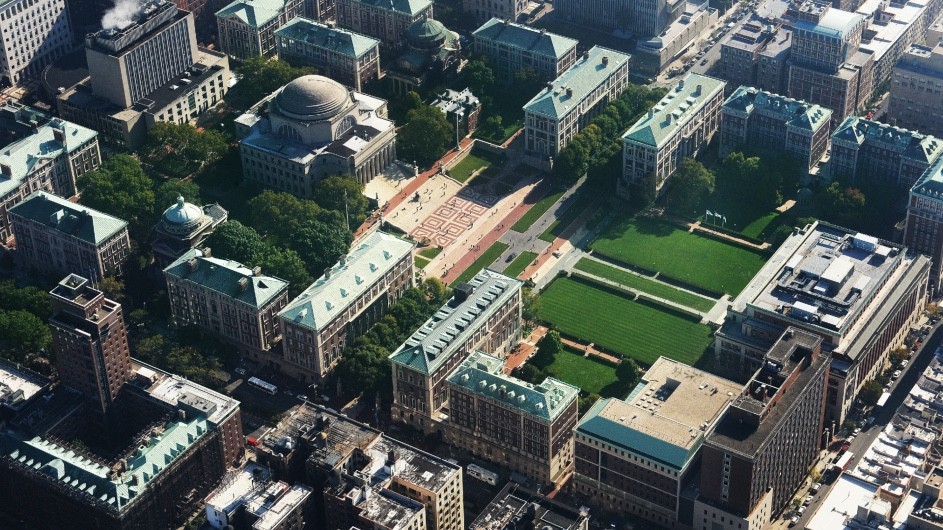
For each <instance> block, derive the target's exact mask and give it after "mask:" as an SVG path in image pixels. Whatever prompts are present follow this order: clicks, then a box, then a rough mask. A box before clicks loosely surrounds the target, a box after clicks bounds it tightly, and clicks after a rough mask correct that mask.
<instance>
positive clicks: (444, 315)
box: [390, 269, 523, 374]
mask: <svg viewBox="0 0 943 530" xmlns="http://www.w3.org/2000/svg"><path fill="white" fill-rule="evenodd" d="M522 285H523V283H522V282H520V281H518V280H515V279H514V278H510V277H508V276H505V275H503V274H500V273H498V272H494V271H492V270H489V269H484V270H482V271H481V272H479V273H478V274H476V275H475V277H474V278H472V279H471V281H469V282H468V287H470V289H468V291H470V293H466V292H463V290H462V286H459V287H460V288H456V289H455V291H453V294H452V299H451V300H449V301H448V302H446V303H445V305H443V306H442V307H441V308H439V310H438V311H436V313H435V314H434V315H432V318H430V319H429V320H427V321H426V322H425V323H424V324H423V325H422V326H421V327H420V328H419V329H418V330H416V332H415V333H413V334H412V336H411V337H409V339H407V340H406V342H404V343H403V344H402V345H401V346H400V347H399V348H397V350H396V351H395V352H393V355H391V356H390V361H391V362H393V363H395V364H400V365H403V366H409V367H410V368H412V369H414V370H417V371H419V372H422V373H424V374H432V373H434V372H435V371H436V370H438V369H439V367H440V366H442V365H443V364H444V363H445V361H446V360H447V359H448V358H449V357H451V356H452V355H453V354H454V353H455V352H456V351H457V350H458V348H459V347H460V346H462V345H463V344H465V342H466V341H467V340H468V339H469V337H471V336H472V335H474V334H475V333H476V332H477V331H478V330H479V329H481V326H482V325H484V323H485V322H486V321H487V319H488V318H489V317H490V316H491V315H492V314H494V311H495V310H496V309H497V308H499V307H501V306H503V305H504V303H505V302H507V301H508V300H509V299H510V298H511V297H513V296H518V294H519V293H520V290H521V286H522Z"/></svg>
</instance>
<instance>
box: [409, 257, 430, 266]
mask: <svg viewBox="0 0 943 530" xmlns="http://www.w3.org/2000/svg"><path fill="white" fill-rule="evenodd" d="M413 261H415V263H416V268H417V269H425V268H426V265H428V264H429V261H430V260H428V259H426V258H424V257H422V256H413Z"/></svg>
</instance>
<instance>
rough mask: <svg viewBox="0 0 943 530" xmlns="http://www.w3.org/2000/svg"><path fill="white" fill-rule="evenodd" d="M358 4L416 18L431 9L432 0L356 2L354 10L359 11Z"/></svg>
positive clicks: (355, 0) (364, 0)
mask: <svg viewBox="0 0 943 530" xmlns="http://www.w3.org/2000/svg"><path fill="white" fill-rule="evenodd" d="M357 4H363V5H365V6H370V7H376V8H379V9H385V10H387V11H396V12H398V13H405V14H407V15H409V16H413V17H414V16H416V15H418V14H420V13H422V12H423V11H426V10H427V9H429V8H431V7H432V0H354V1H353V9H354V10H356V9H357Z"/></svg>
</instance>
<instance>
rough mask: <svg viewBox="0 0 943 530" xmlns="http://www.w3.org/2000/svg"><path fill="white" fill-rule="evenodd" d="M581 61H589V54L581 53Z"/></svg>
mask: <svg viewBox="0 0 943 530" xmlns="http://www.w3.org/2000/svg"><path fill="white" fill-rule="evenodd" d="M583 60H584V61H588V60H589V52H588V51H585V52H583Z"/></svg>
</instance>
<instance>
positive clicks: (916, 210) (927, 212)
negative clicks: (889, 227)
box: [904, 158, 943, 298]
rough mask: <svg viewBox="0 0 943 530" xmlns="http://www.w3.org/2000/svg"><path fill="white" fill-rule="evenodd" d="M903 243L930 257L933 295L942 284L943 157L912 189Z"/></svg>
mask: <svg viewBox="0 0 943 530" xmlns="http://www.w3.org/2000/svg"><path fill="white" fill-rule="evenodd" d="M904 244H905V245H907V246H908V248H910V249H912V250H913V251H914V252H920V253H921V254H925V255H927V256H929V258H930V262H931V266H930V290H931V298H937V297H939V293H940V288H941V287H943V158H937V161H936V162H935V163H934V164H933V165H932V166H930V169H928V170H927V171H926V172H925V173H924V174H923V176H921V177H920V179H919V180H918V181H917V183H916V184H914V186H913V188H911V189H910V196H909V197H908V200H907V222H906V225H905V228H904Z"/></svg>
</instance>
